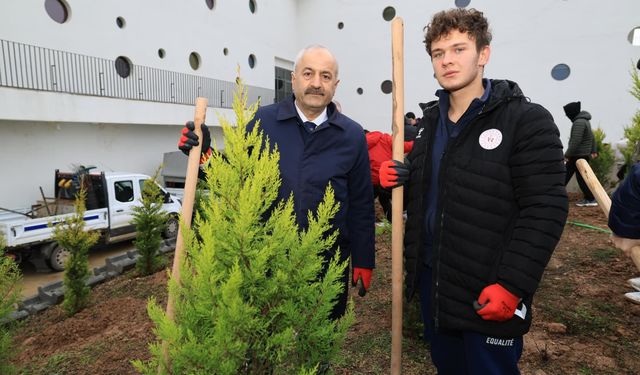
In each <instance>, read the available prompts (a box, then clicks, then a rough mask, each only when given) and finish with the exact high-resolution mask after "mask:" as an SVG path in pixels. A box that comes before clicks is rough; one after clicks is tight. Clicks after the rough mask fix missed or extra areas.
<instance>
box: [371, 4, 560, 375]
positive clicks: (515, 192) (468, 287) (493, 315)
mask: <svg viewBox="0 0 640 375" xmlns="http://www.w3.org/2000/svg"><path fill="white" fill-rule="evenodd" d="M425 30H426V34H425V41H424V42H425V45H426V50H427V53H428V54H429V56H431V63H432V66H433V70H434V72H435V77H436V79H437V80H438V83H439V84H440V86H442V89H441V90H438V91H437V92H436V95H437V96H438V100H437V101H433V102H430V103H426V104H422V105H421V108H422V109H423V117H422V121H421V122H420V125H419V126H418V134H417V136H416V139H415V141H414V144H413V149H412V150H411V152H410V153H409V155H408V156H407V160H408V163H404V162H401V161H398V160H389V161H386V162H384V163H383V164H382V166H381V168H380V182H381V184H382V186H384V187H388V188H394V187H396V186H400V185H405V186H406V189H407V190H408V191H407V192H406V194H407V195H408V199H407V216H408V217H407V222H406V228H405V270H406V275H405V283H406V288H407V290H406V293H407V297H408V298H411V297H412V296H413V294H414V293H415V292H416V291H419V294H420V306H421V310H422V316H423V320H424V323H425V336H426V337H427V339H428V340H429V341H430V342H431V359H432V361H433V363H434V365H435V366H436V367H437V369H438V372H439V373H441V374H518V373H519V370H518V361H519V359H520V356H521V354H522V345H523V341H522V336H523V335H524V334H525V333H526V332H528V330H529V328H530V326H531V319H532V317H531V303H532V300H533V297H534V294H535V292H536V290H537V289H538V285H539V282H540V279H541V277H542V273H543V271H544V268H545V266H546V264H547V262H548V261H549V259H550V257H551V254H552V252H553V250H554V248H555V246H556V244H557V243H558V241H559V239H560V236H561V234H562V231H563V229H564V224H565V221H566V218H567V204H568V203H567V202H568V201H567V194H566V189H565V186H564V177H565V167H564V160H563V154H562V143H561V141H560V134H559V131H558V127H557V126H556V125H555V123H554V122H553V118H552V116H551V114H550V113H549V112H548V111H547V110H546V109H544V108H543V107H542V106H540V105H538V104H534V103H531V102H530V101H529V100H528V98H527V97H526V96H525V95H524V94H523V93H522V91H521V90H520V88H519V87H518V85H517V84H516V83H515V82H512V81H507V80H490V79H483V73H484V67H485V65H486V64H487V63H488V62H489V56H490V52H491V48H490V45H489V44H490V42H491V33H490V31H489V25H488V21H487V19H486V18H485V17H484V15H483V14H482V12H479V11H477V10H475V9H462V8H458V9H452V10H449V11H443V12H439V13H437V14H435V15H434V17H433V19H432V20H431V22H430V24H429V25H428V26H427V27H426V28H425Z"/></svg>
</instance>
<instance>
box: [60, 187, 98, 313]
mask: <svg viewBox="0 0 640 375" xmlns="http://www.w3.org/2000/svg"><path fill="white" fill-rule="evenodd" d="M86 196H87V192H86V191H85V190H84V188H81V189H80V191H79V192H78V193H77V194H76V200H75V204H74V206H75V212H74V214H73V215H71V216H70V217H68V218H67V219H65V220H64V221H63V222H61V223H60V224H58V225H56V227H55V228H54V230H53V239H54V240H55V241H56V242H57V243H58V246H62V247H63V248H65V249H67V251H68V252H69V257H68V258H67V260H66V262H65V269H64V301H63V302H62V307H63V308H64V310H65V312H66V313H67V314H68V315H70V316H71V315H74V314H75V313H77V312H78V311H80V310H82V309H83V308H85V307H86V306H87V304H88V302H89V293H90V291H91V289H90V288H89V287H88V286H87V284H86V281H87V279H88V278H89V249H90V248H91V247H92V246H93V245H95V243H96V242H98V238H99V237H100V234H99V233H96V232H94V231H86V230H85V223H84V213H85V211H86V207H85V203H84V202H85V198H86Z"/></svg>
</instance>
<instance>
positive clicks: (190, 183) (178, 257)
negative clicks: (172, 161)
mask: <svg viewBox="0 0 640 375" xmlns="http://www.w3.org/2000/svg"><path fill="white" fill-rule="evenodd" d="M206 113H207V99H206V98H196V111H195V115H194V119H193V123H194V126H195V129H194V132H195V133H196V135H197V136H198V145H197V146H193V147H192V148H191V151H190V152H189V160H188V162H187V174H186V178H185V182H184V195H183V197H182V210H181V212H180V218H181V220H180V227H179V228H178V238H177V239H176V250H175V252H174V255H173V268H172V269H171V278H172V279H173V280H174V281H175V282H176V283H177V284H178V285H179V284H180V266H181V265H182V259H183V258H184V238H183V236H182V230H183V226H184V227H185V228H190V227H191V217H192V216H193V204H194V202H195V197H196V185H197V184H198V169H199V168H200V152H201V150H202V128H201V126H202V124H204V119H205V117H206ZM175 302H176V301H175V297H174V295H173V294H172V293H169V297H168V300H167V318H168V319H169V320H171V321H173V320H174V319H175V312H174V306H175ZM162 351H163V362H164V365H165V367H166V368H167V369H168V368H169V366H170V363H169V347H168V343H167V342H166V341H165V342H163V343H162ZM161 370H162V368H158V373H161Z"/></svg>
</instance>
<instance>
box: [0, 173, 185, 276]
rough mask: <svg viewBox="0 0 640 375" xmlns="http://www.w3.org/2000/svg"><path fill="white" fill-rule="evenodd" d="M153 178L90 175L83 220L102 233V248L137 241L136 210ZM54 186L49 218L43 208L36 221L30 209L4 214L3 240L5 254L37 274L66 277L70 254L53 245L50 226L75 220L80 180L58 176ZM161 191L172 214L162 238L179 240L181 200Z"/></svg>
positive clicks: (0, 219)
mask: <svg viewBox="0 0 640 375" xmlns="http://www.w3.org/2000/svg"><path fill="white" fill-rule="evenodd" d="M87 177H88V178H87ZM150 178H151V177H149V176H146V175H143V174H138V173H121V172H102V173H99V174H98V173H95V174H94V173H91V174H86V175H85V178H83V179H82V180H83V181H84V184H85V188H86V190H87V199H86V206H87V211H86V212H85V214H84V220H85V223H86V229H87V230H96V231H99V232H100V234H101V240H102V241H103V242H104V243H114V242H118V241H123V240H127V239H131V238H134V237H135V236H136V230H135V225H134V224H133V223H132V219H133V210H132V208H133V207H134V206H139V205H141V202H140V198H141V195H142V186H143V184H144V181H145V180H147V179H150ZM72 181H73V182H74V183H73V184H72V183H71V182H72ZM55 182H56V184H55V200H54V202H53V203H48V204H47V203H45V204H46V205H47V207H46V210H47V211H46V212H44V210H43V207H41V208H40V209H39V210H37V213H38V214H36V215H33V214H32V215H29V214H27V212H28V210H27V209H25V210H12V211H11V212H0V235H1V236H2V237H4V240H5V243H6V249H5V251H6V252H7V253H8V254H9V255H11V256H13V257H15V258H17V259H27V260H29V261H31V262H32V263H33V264H34V265H35V266H36V267H37V268H38V269H43V268H44V269H46V268H47V267H50V268H51V269H53V270H55V271H62V270H63V269H64V262H65V260H66V257H67V255H68V252H67V250H66V249H64V248H62V247H61V246H58V244H57V243H56V242H55V241H53V239H52V235H53V227H52V226H53V225H55V224H57V223H59V222H61V221H62V220H64V219H65V218H66V217H69V216H70V215H72V213H71V212H73V208H72V207H73V196H74V194H75V191H76V190H77V187H79V185H78V182H77V178H75V180H74V174H72V173H63V172H59V171H57V170H56V174H55ZM161 189H162V191H163V193H164V204H163V209H164V211H166V212H167V213H169V219H168V222H167V226H166V228H165V231H164V236H165V237H175V236H176V235H177V233H178V215H179V213H180V209H181V204H180V200H179V199H178V198H177V197H175V196H173V195H171V194H170V193H168V192H166V190H164V189H163V188H162V187H161ZM21 211H23V212H24V214H21V213H20V212H21ZM32 216H35V217H32ZM38 216H40V217H38Z"/></svg>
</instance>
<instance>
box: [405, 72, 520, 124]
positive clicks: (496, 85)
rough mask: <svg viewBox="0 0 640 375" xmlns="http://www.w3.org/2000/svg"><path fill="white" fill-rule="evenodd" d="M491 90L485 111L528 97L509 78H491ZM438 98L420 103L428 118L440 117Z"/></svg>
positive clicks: (424, 114) (424, 115)
mask: <svg viewBox="0 0 640 375" xmlns="http://www.w3.org/2000/svg"><path fill="white" fill-rule="evenodd" d="M490 84H491V92H490V93H489V97H488V98H487V99H486V100H487V101H486V104H485V109H484V110H483V112H485V113H486V112H488V111H490V110H492V109H493V108H495V107H496V106H497V105H498V104H500V103H501V102H503V101H505V100H510V99H514V98H520V99H526V97H525V96H524V94H523V93H522V90H520V87H519V86H518V84H517V83H515V82H513V81H509V80H506V79H505V80H496V79H492V80H490ZM438 104H439V101H438V100H433V101H430V102H428V103H419V104H418V105H419V106H420V109H422V111H423V117H424V118H428V119H436V118H438Z"/></svg>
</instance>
